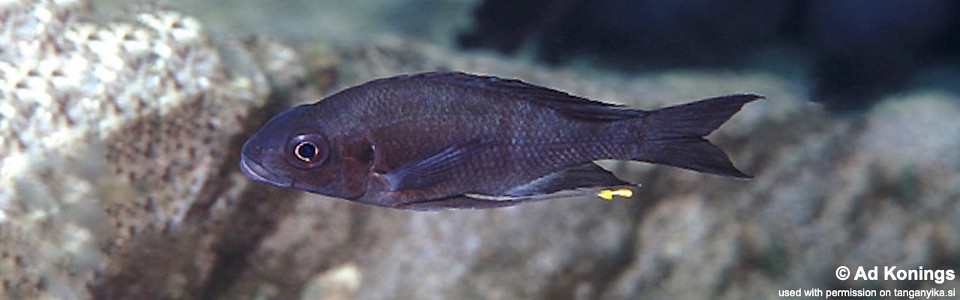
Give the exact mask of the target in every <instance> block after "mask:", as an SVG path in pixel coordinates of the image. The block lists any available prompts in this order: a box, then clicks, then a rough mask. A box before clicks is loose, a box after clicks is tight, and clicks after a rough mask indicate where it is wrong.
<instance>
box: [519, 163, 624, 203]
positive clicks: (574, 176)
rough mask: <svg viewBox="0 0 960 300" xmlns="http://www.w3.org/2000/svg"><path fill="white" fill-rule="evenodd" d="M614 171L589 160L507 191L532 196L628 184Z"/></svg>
mask: <svg viewBox="0 0 960 300" xmlns="http://www.w3.org/2000/svg"><path fill="white" fill-rule="evenodd" d="M628 185H631V184H630V183H629V182H626V181H623V180H621V179H620V178H617V176H614V175H613V173H610V171H607V170H605V169H603V168H602V167H600V166H598V165H597V164H595V163H592V162H588V163H583V164H579V165H574V166H570V167H567V168H565V169H563V170H560V171H557V172H554V173H550V174H548V175H546V176H543V177H540V178H537V179H535V180H533V181H531V182H528V183H525V184H523V185H520V186H517V187H514V188H512V189H510V190H509V191H507V193H506V194H507V195H508V196H515V197H521V196H532V195H542V194H552V193H556V192H559V191H564V190H573V189H579V188H586V187H610V186H628Z"/></svg>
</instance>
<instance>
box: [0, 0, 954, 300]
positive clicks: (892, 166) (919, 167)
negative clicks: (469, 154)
mask: <svg viewBox="0 0 960 300" xmlns="http://www.w3.org/2000/svg"><path fill="white" fill-rule="evenodd" d="M84 11H85V10H84V8H83V5H82V3H75V2H70V1H54V2H50V1H41V2H36V3H33V2H26V1H23V2H20V1H12V2H10V1H8V2H4V4H3V6H2V10H0V15H2V16H3V22H5V23H4V26H3V27H2V30H3V31H2V34H0V36H2V37H0V39H3V40H0V45H4V46H2V48H0V49H2V50H3V51H2V52H0V58H2V60H0V71H2V73H0V74H2V77H0V83H2V86H0V87H2V89H0V93H2V96H3V98H2V99H3V100H2V102H0V134H2V135H3V136H2V138H3V139H2V144H0V162H2V163H3V165H2V168H0V172H2V177H0V184H2V188H0V255H2V256H0V267H2V269H0V279H2V294H3V295H4V296H8V297H11V298H38V297H51V298H81V299H82V298H98V299H99V298H122V299H143V298H177V299H216V298H227V299H234V298H243V299H248V298H257V299H296V298H302V299H343V298H358V299H385V298H386V299H391V298H400V299H477V298H482V299H515V298H522V299H530V298H541V299H636V298H671V299H672V298H721V299H742V298H771V297H775V295H776V293H777V290H778V289H797V288H812V287H819V288H874V289H876V288H893V287H898V288H929V287H938V288H942V289H949V288H956V287H958V286H960V281H958V280H954V281H949V282H946V283H944V284H940V285H938V284H935V283H932V282H930V281H902V282H894V281H877V282H870V281H867V282H865V281H839V280H837V279H836V278H835V277H834V275H833V274H834V269H835V268H836V267H838V266H840V265H845V266H851V267H854V266H858V265H864V266H873V265H881V266H883V265H895V266H899V267H900V268H916V267H919V266H923V267H924V268H926V269H936V268H939V269H958V268H960V238H958V237H960V178H958V176H960V175H958V174H960V157H957V156H956V155H947V154H948V153H952V152H955V149H956V148H957V146H958V143H960V125H958V123H957V122H956V121H954V120H957V119H958V118H960V104H958V103H960V99H958V98H960V97H958V96H957V94H955V93H950V92H949V91H945V90H938V89H936V88H925V89H918V90H916V91H913V92H910V93H905V94H902V95H897V96H891V97H895V98H898V101H888V102H885V104H881V105H878V106H877V107H875V108H874V109H872V110H871V111H868V112H865V113H864V114H863V115H861V116H845V117H838V116H831V115H829V114H825V113H823V112H822V111H821V108H820V107H817V106H816V105H813V104H807V102H806V101H805V98H807V97H808V96H807V94H806V90H807V89H806V88H805V84H804V82H803V81H800V80H795V79H793V78H788V77H785V76H782V75H778V74H771V73H766V72H763V71H750V72H747V71H744V72H741V73H730V72H712V73H710V72H706V73H690V72H672V73H651V74H647V75H640V76H636V77H629V78H625V77H621V76H614V75H610V74H604V73H599V72H595V71H589V70H573V69H553V70H548V69H543V68H541V67H537V66H534V65H530V64H527V63H524V62H520V61H504V60H503V59H502V58H498V57H489V56H482V55H463V54H455V53H451V52H449V51H448V50H445V49H443V48H439V47H433V46H429V45H422V44H417V43H410V42H404V41H401V40H399V39H396V38H390V37H383V38H380V39H377V40H375V41H365V42H355V43H347V44H344V45H341V46H336V47H332V48H327V50H322V51H317V52H318V53H311V54H309V55H307V56H305V58H304V59H298V58H297V57H298V56H297V54H296V53H295V52H294V51H293V50H291V49H290V48H288V47H284V46H283V45H280V44H277V43H275V42H270V41H265V40H257V39H254V40H250V41H246V42H244V43H225V46H221V47H214V46H213V44H212V42H211V41H210V40H211V39H210V38H208V37H207V36H206V35H205V34H204V33H203V32H202V30H201V26H200V25H199V23H198V22H196V21H195V20H193V19H191V18H189V17H187V16H185V15H183V14H179V13H175V12H171V11H166V10H149V11H144V12H142V13H138V14H131V16H132V17H131V18H130V19H125V18H121V19H117V20H114V21H96V22H94V21H83V20H84V18H83V17H82V16H83V15H84ZM177 24H179V25H177ZM78 32H80V33H78ZM118 32H119V33H118ZM80 37H85V38H80ZM94 37H96V38H94ZM131 40H133V41H139V42H132V41H131ZM8 45H13V46H8ZM127 45H132V46H127ZM111 49H112V50H111ZM217 49H219V51H218V50H217ZM78 61H86V63H82V64H78V65H75V63H76V62H78ZM304 66H307V68H309V70H310V72H306V71H304ZM57 70H59V71H57ZM424 70H463V71H468V72H475V73H489V74H498V75H501V76H506V77H520V78H523V79H525V80H527V81H531V82H534V83H538V84H542V85H545V86H551V87H556V88H559V89H562V90H566V91H569V92H572V93H575V94H579V95H583V96H587V97H591V98H596V99H604V100H607V101H613V102H620V103H627V104H630V105H634V106H638V107H644V108H653V107H659V106H663V105H668V104H674V103H679V102H684V101H689V100H693V99H697V98H702V97H707V96H713V95H718V94H725V93H733V92H745V91H750V92H757V93H760V94H764V95H766V96H767V97H768V100H766V101H762V102H759V103H755V104H751V105H749V106H747V107H746V108H745V109H744V111H742V112H741V113H740V114H738V115H737V116H735V117H734V118H733V119H732V120H731V121H730V122H729V123H727V124H726V125H725V126H724V127H722V128H721V129H720V130H719V131H718V132H716V133H714V135H713V136H712V139H713V140H714V141H715V142H716V143H718V144H720V145H721V146H722V147H724V148H725V149H727V150H728V151H729V153H730V154H731V156H732V158H733V161H734V162H735V163H736V164H738V165H739V166H741V167H742V168H743V169H744V170H747V171H748V172H750V173H753V174H754V175H756V179H754V180H751V181H734V180H729V179H724V178H718V177H713V176H708V175H701V174H696V173H693V172H688V171H683V170H677V169H672V168H667V167H653V166H650V165H645V164H640V163H623V164H618V163H607V166H609V167H610V168H611V169H613V170H615V171H616V172H617V173H618V174H620V175H621V176H623V177H625V178H630V179H636V180H638V181H640V182H642V183H643V187H642V188H641V193H640V194H639V195H636V196H635V198H634V199H632V200H623V201H610V202H606V201H601V200H598V199H568V200H557V201H547V202H541V203H532V204H527V205H522V206H518V207H511V208H505V209H495V210H482V211H449V212H437V213H423V212H406V211H395V210H389V209H383V208H377V207H370V206H364V205H359V204H354V203H350V202H347V201H343V200H336V199H329V198H325V197H321V196H317V195H313V194H305V193H300V192H296V191H291V190H285V189H279V188H275V187H272V186H267V185H262V184H257V183H253V182H251V181H250V180H247V179H246V178H244V177H243V175H241V174H240V172H239V170H238V168H237V164H236V161H237V151H236V150H237V149H238V147H239V145H240V144H241V143H242V141H243V140H244V139H245V138H246V136H247V135H249V134H250V133H252V132H253V130H255V129H256V128H257V127H259V126H260V124H262V122H264V121H265V120H266V118H268V117H269V116H271V115H272V114H273V113H275V112H277V111H279V110H281V109H283V108H286V107H289V106H290V105H294V104H299V103H304V102H311V101H313V99H315V96H316V95H315V89H317V88H324V90H325V91H326V92H327V93H329V92H333V91H336V90H338V89H341V88H343V87H347V86H351V85H354V84H358V83H361V82H363V81H366V80H369V79H371V78H375V77H381V76H388V75H394V74H398V73H407V72H414V71H424ZM334 75H335V76H334ZM331 80H332V81H331ZM331 82H332V86H329V87H326V85H327V84H329V83H331ZM265 100H269V101H266V102H264V101H265ZM252 112H256V113H252ZM105 166H106V167H105Z"/></svg>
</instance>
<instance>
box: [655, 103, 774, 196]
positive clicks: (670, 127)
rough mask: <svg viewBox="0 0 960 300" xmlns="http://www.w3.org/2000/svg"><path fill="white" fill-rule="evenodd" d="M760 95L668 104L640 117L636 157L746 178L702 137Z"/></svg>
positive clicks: (718, 148) (720, 151)
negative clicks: (640, 134)
mask: <svg viewBox="0 0 960 300" xmlns="http://www.w3.org/2000/svg"><path fill="white" fill-rule="evenodd" d="M760 98H763V97H762V96H759V95H753V94H737V95H728V96H721V97H715V98H709V99H704V100H700V101H696V102H691V103H686V104H681V105H676V106H670V107H666V108H661V109H658V110H655V111H652V112H650V114H649V115H647V116H645V117H644V120H643V122H644V129H645V133H644V141H643V146H642V148H641V154H640V156H639V157H637V158H636V159H637V160H640V161H646V162H651V163H658V164H664V165H670V166H674V167H680V168H684V169H690V170H694V171H698V172H704V173H710V174H716V175H722V176H730V177H736V178H743V179H748V178H752V176H750V175H747V174H745V173H743V172H741V171H740V170H738V169H737V168H736V167H734V166H733V163H731V162H730V159H729V158H728V157H727V154H726V153H724V152H723V150H721V149H720V147H717V146H715V145H713V144H711V143H710V142H709V141H707V140H706V139H704V137H705V136H707V135H708V134H710V133H711V132H713V131H714V130H716V129H717V127H720V125H722V124H723V123H724V122H726V121H727V120H728V119H730V117H731V116H733V114H735V113H737V112H738V111H740V108H742V107H743V105H745V104H747V103H749V102H751V101H754V100H757V99H760Z"/></svg>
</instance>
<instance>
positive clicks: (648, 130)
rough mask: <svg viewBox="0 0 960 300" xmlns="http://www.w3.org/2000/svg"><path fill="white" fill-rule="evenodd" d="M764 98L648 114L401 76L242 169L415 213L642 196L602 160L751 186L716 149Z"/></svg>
mask: <svg viewBox="0 0 960 300" xmlns="http://www.w3.org/2000/svg"><path fill="white" fill-rule="evenodd" d="M759 98H761V96H757V95H751V94H742V95H729V96H722V97H716V98H710V99H705V100H701V101H697V102H693V103H687V104H682V105H677V106H671V107H667V108H662V109H658V110H653V111H644V110H638V109H630V108H626V107H623V106H619V105H614V104H608V103H603V102H597V101H593V100H590V99H586V98H581V97H577V96H573V95H570V94H567V93H564V92H560V91H557V90H552V89H548V88H544V87H539V86H535V85H531V84H527V83H524V82H521V81H518V80H509V79H501V78H497V77H489V76H477V75H470V74H464V73H422V74H413V75H403V76H397V77H391V78H385V79H378V80H374V81H370V82H367V83H364V84H362V85H359V86H355V87H352V88H349V89H346V90H343V91H341V92H339V93H336V94H334V95H332V96H330V97H327V98H325V99H323V100H322V101H319V102H317V103H314V104H308V105H301V106H298V107H295V108H292V109H290V110H287V111H285V112H283V113H280V114H279V115H277V116H275V117H274V118H273V119H271V120H270V121H269V122H267V124H266V125H264V126H263V128H260V131H258V132H257V133H256V134H254V135H253V136H252V137H250V139H249V140H247V142H246V143H245V144H244V145H243V150H242V152H241V161H240V167H241V169H242V170H243V172H244V173H245V174H246V175H247V176H249V177H250V178H253V179H254V180H257V181H262V182H266V183H270V184H274V185H278V186H283V187H294V188H297V189H302V190H306V191H310V192H314V193H318V194H323V195H327V196H332V197H338V198H345V199H349V200H353V201H358V202H362V203H367V204H372V205H378V206H386V207H393V208H400V209H414V210H436V209H449V208H492V207H502V206H509V205H515V204H519V203H522V202H525V201H533V200H542V199H548V198H557V197H568V196H577V195H582V194H583V193H582V192H578V191H591V193H596V191H597V189H598V188H607V187H626V186H631V184H630V183H628V182H625V181H623V180H620V179H618V178H617V177H615V176H614V175H613V174H611V173H610V172H608V171H606V170H604V169H602V168H600V167H599V166H597V165H596V164H594V163H593V161H595V160H601V159H616V160H637V161H645V162H651V163H657V164H665V165H670V166H675V167H680V168H685V169H690V170H694V171H698V172H704V173H710V174H717V175H722V176H729V177H735V178H750V176H749V175H746V174H744V173H743V172H741V171H740V170H737V168H735V167H734V166H733V164H732V163H731V162H730V160H729V159H728V158H727V156H726V154H725V153H724V152H723V150H721V149H720V148H718V147H717V146H714V145H712V144H710V143H709V142H708V141H707V140H705V139H704V136H706V135H708V134H710V133H711V132H713V131H714V130H715V129H716V128H717V127H719V126H720V125H721V124H723V123H724V122H726V121H727V119H729V118H730V117H731V116H732V115H733V114H734V113H736V112H737V111H739V110H740V108H741V107H742V106H743V105H744V104H746V103H748V102H750V101H753V100H756V99H759ZM611 192H613V193H611ZM604 193H606V194H605V195H604ZM623 193H627V192H624V190H602V191H601V193H600V194H597V195H601V197H604V198H609V197H611V196H610V195H621V194H623Z"/></svg>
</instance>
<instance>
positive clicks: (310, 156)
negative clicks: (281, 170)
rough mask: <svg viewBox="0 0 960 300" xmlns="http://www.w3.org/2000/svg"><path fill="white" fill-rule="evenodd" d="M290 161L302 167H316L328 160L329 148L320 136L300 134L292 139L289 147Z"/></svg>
mask: <svg viewBox="0 0 960 300" xmlns="http://www.w3.org/2000/svg"><path fill="white" fill-rule="evenodd" d="M287 153H288V154H289V155H287V157H288V158H290V159H288V160H289V161H291V162H292V163H294V164H296V165H298V166H302V167H308V168H309V167H314V166H317V165H319V164H320V163H322V162H323V161H324V160H326V159H327V155H328V154H329V147H328V146H327V140H326V139H325V138H324V137H323V136H322V135H320V134H315V133H314V134H299V135H296V136H294V137H293V138H291V139H290V141H289V143H288V147H287Z"/></svg>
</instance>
